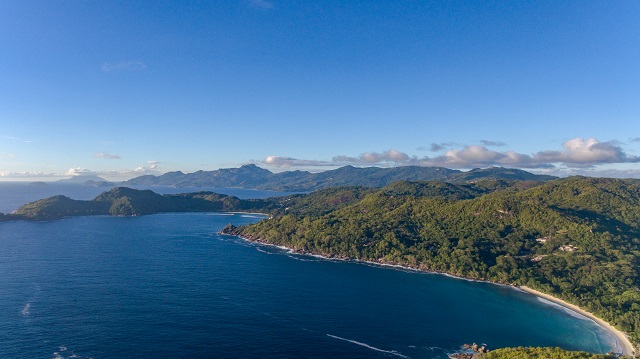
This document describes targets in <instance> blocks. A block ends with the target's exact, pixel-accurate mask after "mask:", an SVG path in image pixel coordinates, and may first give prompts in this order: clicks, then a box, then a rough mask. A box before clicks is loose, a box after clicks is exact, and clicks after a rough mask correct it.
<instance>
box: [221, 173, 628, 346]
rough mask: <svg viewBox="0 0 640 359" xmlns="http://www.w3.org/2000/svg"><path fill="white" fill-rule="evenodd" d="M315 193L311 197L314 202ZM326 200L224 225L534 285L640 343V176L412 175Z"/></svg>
mask: <svg viewBox="0 0 640 359" xmlns="http://www.w3.org/2000/svg"><path fill="white" fill-rule="evenodd" d="M313 198H314V194H311V195H310V196H309V197H308V198H307V199H306V200H307V201H308V202H309V203H311V207H313V204H314V201H313ZM322 205H326V206H327V207H326V208H325V209H324V210H320V209H318V207H320V208H322ZM322 205H319V206H318V205H316V206H315V207H313V208H315V209H314V210H313V211H308V212H306V213H305V212H303V211H302V212H301V211H297V210H296V211H287V210H284V209H281V210H280V212H279V214H278V215H276V216H275V217H273V218H272V219H269V220H264V221H261V222H258V223H256V224H253V225H249V226H246V227H242V228H233V227H229V228H227V229H226V230H225V231H226V232H227V233H231V234H239V235H242V236H244V237H247V238H250V239H254V240H259V241H263V242H267V243H273V244H277V245H282V246H287V247H290V248H293V249H295V250H298V251H301V252H308V253H315V254H321V255H325V256H328V257H343V258H355V259H360V260H368V261H375V262H381V263H393V264H402V265H406V266H410V267H413V268H418V269H422V270H431V271H439V272H446V273H451V274H454V275H458V276H463V277H469V278H475V279H481V280H489V281H493V282H499V283H507V284H517V285H526V286H529V287H532V288H536V289H539V290H542V291H544V292H546V293H549V294H552V295H555V296H557V297H560V298H562V299H565V300H567V301H569V302H571V303H575V304H577V305H579V306H581V307H584V308H585V309H587V310H589V311H592V312H594V313H596V314H597V315H598V316H600V317H602V318H603V319H605V320H607V321H609V322H611V323H613V324H614V325H616V326H617V327H619V328H621V329H622V330H624V331H625V332H627V333H629V334H630V335H631V337H632V339H633V340H634V341H635V342H636V343H638V342H639V339H640V291H639V290H640V288H639V285H640V281H639V276H638V275H639V273H638V258H640V187H639V186H638V184H637V182H632V181H625V180H616V179H595V178H584V177H572V178H566V179H562V180H555V181H550V182H547V183H544V184H538V185H536V184H533V183H528V184H527V183H526V182H514V183H508V182H500V181H488V182H480V183H475V184H467V185H455V184H449V183H442V182H418V183H412V182H406V181H405V182H398V183H394V184H392V185H390V186H387V187H385V188H382V189H380V190H376V191H372V192H371V193H368V194H366V195H365V196H364V197H363V198H362V199H361V200H359V201H357V202H354V203H353V204H350V205H346V206H342V207H341V208H340V207H332V204H331V203H327V202H326V201H325V202H322Z"/></svg>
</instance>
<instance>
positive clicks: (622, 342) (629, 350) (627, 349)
mask: <svg viewBox="0 0 640 359" xmlns="http://www.w3.org/2000/svg"><path fill="white" fill-rule="evenodd" d="M518 288H520V289H522V290H523V291H525V292H528V293H531V294H533V295H536V296H538V297H540V298H544V299H546V300H548V301H550V302H554V303H556V304H559V305H562V306H563V307H566V308H569V309H571V310H573V311H574V312H576V313H580V314H582V315H584V316H585V317H587V318H590V319H593V320H594V321H595V322H596V323H598V324H599V325H601V326H602V327H603V328H605V329H607V330H608V331H609V332H611V334H613V336H614V337H615V338H616V342H617V343H616V344H617V347H618V349H617V350H620V351H621V353H622V354H624V355H628V356H633V353H634V352H635V351H634V348H633V345H632V344H631V342H630V341H629V338H628V337H627V335H626V334H624V333H623V332H621V331H620V330H618V329H616V328H615V327H614V326H613V325H611V324H609V323H607V322H605V321H604V320H602V319H600V318H598V317H596V316H595V315H593V314H592V313H589V312H587V311H586V310H584V309H582V308H580V307H578V306H576V305H573V304H570V303H567V302H565V301H564V300H562V299H558V298H556V297H554V296H551V295H549V294H545V293H542V292H540V291H537V290H535V289H531V288H529V287H526V286H521V287H518Z"/></svg>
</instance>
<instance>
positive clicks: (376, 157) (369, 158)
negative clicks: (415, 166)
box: [333, 148, 410, 164]
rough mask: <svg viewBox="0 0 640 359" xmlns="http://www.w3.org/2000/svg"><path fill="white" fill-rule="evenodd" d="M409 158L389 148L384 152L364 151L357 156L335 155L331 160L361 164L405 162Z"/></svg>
mask: <svg viewBox="0 0 640 359" xmlns="http://www.w3.org/2000/svg"><path fill="white" fill-rule="evenodd" d="M409 160H410V157H409V155H407V154H406V153H404V152H400V151H398V150H395V149H393V148H392V149H389V150H387V151H384V152H381V153H380V152H365V153H363V154H361V155H360V156H358V157H348V156H335V157H333V162H337V163H341V162H344V163H361V164H376V163H384V162H389V163H397V164H401V163H405V162H407V161H409Z"/></svg>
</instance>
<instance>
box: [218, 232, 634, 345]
mask: <svg viewBox="0 0 640 359" xmlns="http://www.w3.org/2000/svg"><path fill="white" fill-rule="evenodd" d="M221 234H224V235H231V236H235V237H238V238H240V239H242V240H245V241H247V242H251V243H256V244H259V245H266V246H270V247H276V248H279V249H282V250H286V251H289V252H291V253H293V254H300V255H308V256H313V257H318V258H324V259H327V260H332V261H335V260H338V261H352V262H355V263H363V264H370V265H375V266H380V267H391V268H395V269H402V270H409V271H413V272H421V273H431V274H440V275H444V276H448V277H451V278H455V279H462V280H466V281H472V282H482V283H491V284H494V285H499V286H505V287H510V288H512V289H514V290H520V291H523V292H526V293H529V294H532V295H535V296H537V297H540V298H543V299H546V300H548V301H550V302H553V303H555V304H557V305H560V306H562V307H564V308H567V309H569V310H572V311H574V312H576V313H578V314H581V315H583V316H585V317H587V318H589V319H591V320H593V321H594V322H596V323H597V324H598V325H600V326H601V327H603V328H604V329H605V330H606V331H607V332H609V333H610V334H611V336H612V337H613V338H614V340H615V343H616V348H615V350H621V354H623V355H625V356H629V357H633V356H634V353H635V350H634V347H633V344H632V343H631V341H630V340H629V337H628V336H627V335H626V334H625V333H624V332H622V331H620V330H618V329H617V328H615V327H614V326H613V325H611V324H609V323H608V322H606V321H605V320H604V319H601V318H599V317H597V316H595V315H594V314H592V313H590V312H588V311H586V310H584V309H582V308H580V307H578V306H577V305H575V304H571V303H568V302H566V301H564V300H562V299H560V298H557V297H554V296H552V295H550V294H546V293H543V292H540V291H537V290H535V289H532V288H529V287H527V286H516V285H512V284H505V283H498V282H492V281H488V280H482V279H474V278H466V277H460V276H456V275H453V274H450V273H446V272H438V271H432V270H424V269H419V268H413V267H409V266H405V265H401V264H395V263H385V262H376V261H368V260H361V259H353V258H348V257H337V258H334V257H328V256H325V255H321V254H316V253H310V252H306V251H299V250H295V249H293V248H289V247H285V246H280V245H277V244H273V243H267V242H264V241H262V240H260V239H258V238H247V237H244V236H240V235H236V234H228V233H221Z"/></svg>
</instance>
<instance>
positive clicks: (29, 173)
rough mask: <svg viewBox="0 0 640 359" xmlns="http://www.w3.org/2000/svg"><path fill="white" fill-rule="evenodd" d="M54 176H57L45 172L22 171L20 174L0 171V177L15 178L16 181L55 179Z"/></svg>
mask: <svg viewBox="0 0 640 359" xmlns="http://www.w3.org/2000/svg"><path fill="white" fill-rule="evenodd" d="M56 176H59V175H57V174H55V173H47V172H40V171H22V172H10V171H0V177H5V178H16V179H24V178H42V177H56Z"/></svg>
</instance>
